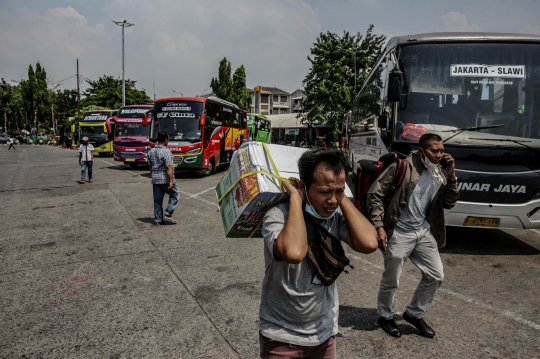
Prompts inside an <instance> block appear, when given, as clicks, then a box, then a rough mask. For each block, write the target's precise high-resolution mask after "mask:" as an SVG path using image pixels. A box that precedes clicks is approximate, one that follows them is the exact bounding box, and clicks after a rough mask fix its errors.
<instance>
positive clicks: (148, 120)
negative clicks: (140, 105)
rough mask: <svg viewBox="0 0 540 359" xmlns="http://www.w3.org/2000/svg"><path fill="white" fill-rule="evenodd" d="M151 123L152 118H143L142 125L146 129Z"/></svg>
mask: <svg viewBox="0 0 540 359" xmlns="http://www.w3.org/2000/svg"><path fill="white" fill-rule="evenodd" d="M149 122H150V117H148V116H146V114H144V116H143V117H142V125H143V126H144V127H147V126H148V123H149Z"/></svg>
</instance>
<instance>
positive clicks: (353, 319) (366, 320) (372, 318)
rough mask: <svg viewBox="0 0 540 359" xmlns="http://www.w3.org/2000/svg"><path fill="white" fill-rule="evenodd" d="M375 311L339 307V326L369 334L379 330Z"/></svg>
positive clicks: (373, 309)
mask: <svg viewBox="0 0 540 359" xmlns="http://www.w3.org/2000/svg"><path fill="white" fill-rule="evenodd" d="M377 318H378V315H377V309H375V308H356V307H349V306H346V305H340V306H339V325H340V326H342V327H345V328H351V329H353V330H363V331H367V332H371V331H373V330H377V329H379V325H378V324H377Z"/></svg>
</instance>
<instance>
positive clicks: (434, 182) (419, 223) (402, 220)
mask: <svg viewBox="0 0 540 359" xmlns="http://www.w3.org/2000/svg"><path fill="white" fill-rule="evenodd" d="M441 185H442V181H441V179H440V177H438V176H435V174H433V172H432V171H428V170H425V171H422V174H421V175H420V179H419V180H418V183H417V184H416V187H414V191H413V193H412V195H411V197H410V198H409V203H408V204H407V207H406V208H405V209H404V210H403V212H401V216H399V220H398V221H397V223H396V226H395V228H396V229H397V230H399V231H402V232H416V231H419V230H421V229H422V228H429V224H428V223H427V221H426V210H427V208H428V206H429V204H430V203H431V201H433V198H435V195H436V194H437V192H438V191H439V188H440V187H441Z"/></svg>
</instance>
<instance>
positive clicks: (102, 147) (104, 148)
mask: <svg viewBox="0 0 540 359" xmlns="http://www.w3.org/2000/svg"><path fill="white" fill-rule="evenodd" d="M99 149H100V150H106V149H107V144H104V145H101V146H99Z"/></svg>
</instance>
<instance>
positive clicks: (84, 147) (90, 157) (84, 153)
mask: <svg viewBox="0 0 540 359" xmlns="http://www.w3.org/2000/svg"><path fill="white" fill-rule="evenodd" d="M94 151H95V150H94V146H92V145H91V144H88V137H83V138H82V140H81V147H80V148H79V165H81V180H80V181H79V183H80V184H83V183H85V178H86V169H87V168H88V182H90V183H92V182H93V181H92V165H93V163H94Z"/></svg>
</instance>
